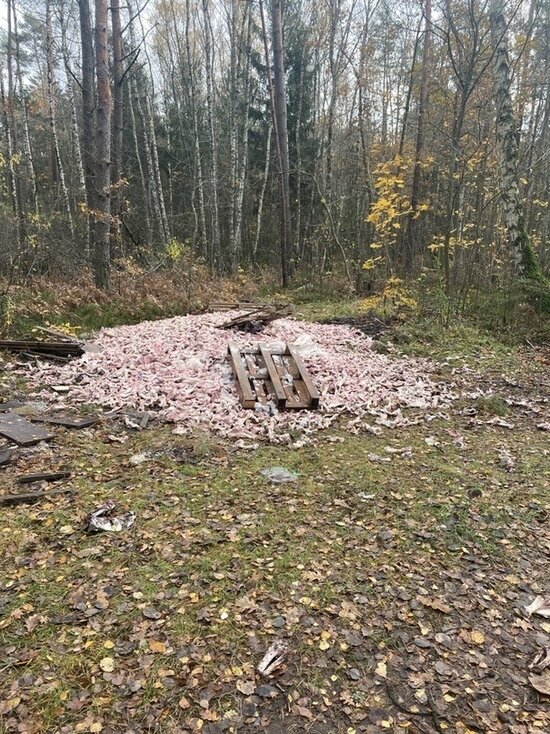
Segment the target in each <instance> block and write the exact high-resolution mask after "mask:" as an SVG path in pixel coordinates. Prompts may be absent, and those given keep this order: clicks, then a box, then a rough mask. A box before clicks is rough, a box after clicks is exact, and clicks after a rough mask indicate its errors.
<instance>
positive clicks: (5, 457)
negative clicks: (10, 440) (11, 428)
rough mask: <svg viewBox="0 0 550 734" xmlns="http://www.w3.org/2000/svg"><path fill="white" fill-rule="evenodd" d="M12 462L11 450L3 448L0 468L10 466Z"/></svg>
mask: <svg viewBox="0 0 550 734" xmlns="http://www.w3.org/2000/svg"><path fill="white" fill-rule="evenodd" d="M10 461H11V449H10V448H8V447H6V446H2V448H1V449H0V466H6V464H9V463H10Z"/></svg>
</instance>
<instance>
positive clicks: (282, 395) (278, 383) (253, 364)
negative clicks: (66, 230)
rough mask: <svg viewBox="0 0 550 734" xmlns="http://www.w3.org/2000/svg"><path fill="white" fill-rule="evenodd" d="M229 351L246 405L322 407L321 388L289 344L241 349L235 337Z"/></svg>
mask: <svg viewBox="0 0 550 734" xmlns="http://www.w3.org/2000/svg"><path fill="white" fill-rule="evenodd" d="M227 351H228V359H229V363H230V365H231V368H232V370H233V374H234V375H235V378H236V381H237V390H238V393H239V399H240V402H241V405H242V406H243V408H255V407H256V405H257V404H258V403H260V404H262V405H268V404H272V405H274V406H275V407H277V408H278V409H279V410H285V409H286V410H289V409H294V410H299V409H305V408H309V409H315V408H318V407H319V400H320V396H319V392H318V391H317V388H316V387H315V385H314V384H313V380H312V379H311V376H310V375H309V373H308V371H307V369H306V366H305V365H304V363H303V361H302V359H301V357H300V356H299V354H297V352H296V351H295V350H294V349H293V347H292V346H290V345H289V344H286V345H285V348H284V349H283V350H273V349H270V348H269V347H267V346H263V345H259V346H258V347H256V348H252V349H239V347H238V346H237V345H236V344H235V342H232V341H231V342H229V344H228V347H227Z"/></svg>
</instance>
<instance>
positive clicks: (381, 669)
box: [374, 660, 388, 678]
mask: <svg viewBox="0 0 550 734" xmlns="http://www.w3.org/2000/svg"><path fill="white" fill-rule="evenodd" d="M374 672H375V673H376V675H379V676H380V677H381V678H385V677H386V676H387V675H388V667H387V665H386V662H385V660H382V661H381V662H379V663H378V665H377V666H376V670H375V671H374Z"/></svg>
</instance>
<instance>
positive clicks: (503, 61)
mask: <svg viewBox="0 0 550 734" xmlns="http://www.w3.org/2000/svg"><path fill="white" fill-rule="evenodd" d="M490 20H491V38H492V42H493V84H494V95H495V109H496V141H497V148H498V151H499V157H500V195H501V200H502V208H503V212H504V221H505V224H506V229H507V231H508V240H509V243H510V249H511V256H512V261H513V265H514V270H515V272H516V273H517V275H519V276H520V277H522V278H524V279H526V280H527V281H531V283H535V282H536V283H537V285H538V286H540V291H539V293H538V299H537V300H539V302H540V304H541V305H542V306H543V308H544V310H550V287H549V284H548V281H547V280H546V278H545V277H544V275H543V273H542V271H541V270H540V267H539V265H538V263H537V261H536V258H535V254H534V252H533V248H532V247H531V241H530V238H529V234H528V233H527V228H526V226H525V221H524V216H523V206H522V202H521V198H520V193H519V181H518V141H517V124H516V121H515V119H514V107H513V104H512V96H511V93H510V60H509V57H508V33H507V30H508V29H507V25H506V19H505V17H504V1H503V0H491V5H490ZM532 295H533V296H535V294H534V293H533V294H532Z"/></svg>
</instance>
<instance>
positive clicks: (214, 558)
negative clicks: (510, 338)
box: [0, 355, 550, 734]
mask: <svg viewBox="0 0 550 734" xmlns="http://www.w3.org/2000/svg"><path fill="white" fill-rule="evenodd" d="M547 364H548V362H547V361H545V362H544V363H543V364H542V365H541V364H537V361H536V359H533V357H532V355H529V356H528V359H526V360H525V361H524V362H523V365H522V367H521V369H519V367H518V368H517V374H514V373H513V370H512V369H510V365H509V364H508V363H505V362H503V363H502V366H501V367H498V369H497V368H496V366H495V364H494V363H493V364H492V366H491V371H490V372H487V373H486V374H484V375H483V376H482V380H481V387H483V388H484V390H485V391H492V392H493V393H494V395H495V396H497V395H498V397H499V398H500V402H502V403H503V405H500V404H499V403H498V404H497V402H496V401H495V400H493V401H491V402H489V401H485V402H483V403H480V402H479V396H478V391H474V390H473V389H472V388H473V386H474V385H475V386H476V387H479V386H480V378H479V376H475V377H474V376H473V375H471V381H472V384H470V385H467V384H461V385H460V387H461V388H465V390H464V393H463V395H464V397H463V398H462V399H461V401H458V402H457V403H456V404H455V405H454V406H453V408H452V410H451V411H449V418H450V420H447V421H441V420H438V419H435V420H433V421H430V422H429V423H428V424H423V423H421V424H419V425H416V426H414V427H412V426H411V427H405V428H403V429H401V430H399V431H397V432H393V431H392V432H390V431H386V430H385V429H382V433H381V435H371V434H370V433H367V434H366V435H361V436H350V435H349V432H347V433H340V432H338V431H336V430H334V429H333V433H334V434H335V438H336V437H337V438H338V439H339V440H338V441H337V442H334V443H324V444H322V445H321V446H305V447H302V448H299V449H292V448H288V447H281V446H262V447H260V448H259V449H258V451H257V452H256V453H255V454H254V455H252V456H250V455H249V454H246V455H244V454H243V453H240V452H234V451H233V450H232V449H233V446H232V445H231V442H226V443H218V442H213V441H212V440H211V439H209V438H208V437H206V436H203V435H198V434H195V435H193V436H192V437H183V436H174V435H172V434H171V433H170V429H169V428H168V427H161V428H154V429H151V430H146V431H143V432H141V433H134V432H131V431H128V430H127V428H126V427H125V426H124V424H123V423H122V422H121V423H120V424H112V423H111V424H100V425H99V426H97V427H95V428H91V429H84V430H83V431H79V432H71V431H62V430H60V431H59V433H58V436H57V437H56V440H55V444H54V445H53V446H52V447H51V448H50V447H48V446H44V445H42V446H38V447H34V448H32V449H25V450H22V451H21V452H19V453H18V458H17V461H16V463H15V464H12V465H10V466H8V467H7V468H6V469H4V470H2V471H3V474H2V475H1V478H2V480H3V482H5V484H6V485H8V486H7V488H6V489H4V487H3V488H2V491H12V490H13V489H14V488H15V475H16V474H18V473H21V472H22V471H25V472H30V471H40V470H45V469H52V468H54V467H53V466H52V464H54V463H55V464H59V465H63V466H64V467H69V468H70V469H71V471H72V472H73V478H72V479H71V481H72V482H74V486H75V488H76V489H77V492H76V493H75V494H74V495H73V497H72V499H70V500H69V499H55V500H54V501H53V502H51V503H44V504H41V505H35V506H33V507H30V508H28V507H15V508H8V509H6V510H4V511H2V514H1V519H2V523H1V526H0V530H1V533H0V542H1V543H2V548H1V550H2V554H1V560H0V657H1V659H2V666H1V675H0V731H1V732H2V734H4V732H9V733H10V734H11V732H23V733H25V732H27V734H42V733H43V732H44V733H47V734H51V733H52V732H56V734H57V733H59V734H73V733H74V732H104V734H111V733H116V734H118V733H119V732H120V734H122V733H123V732H124V734H130V733H131V734H138V733H139V734H141V732H144V731H154V732H158V734H188V733H194V732H199V731H200V732H202V733H203V734H221V733H222V732H231V731H233V732H237V733H238V734H252V733H255V732H261V733H262V734H264V733H265V732H267V734H286V733H287V732H288V733H290V732H296V733H299V734H306V732H307V734H334V733H337V734H380V733H381V732H383V731H394V732H397V733H399V732H402V733H403V734H405V732H414V733H415V734H433V732H448V733H450V734H453V733H456V734H471V733H472V732H488V733H492V732H495V733H496V734H535V733H538V732H546V731H549V730H550V706H549V700H550V699H549V697H548V695H546V694H545V693H544V692H543V691H544V690H545V688H546V683H545V681H547V678H548V670H549V668H548V667H546V668H545V669H543V666H544V665H545V662H544V661H545V660H546V659H547V658H548V655H547V652H546V651H547V650H548V649H550V625H549V623H548V619H547V618H545V617H544V616H541V615H539V614H536V613H535V612H534V609H535V608H536V609H539V608H541V602H540V599H544V600H546V599H547V598H548V591H549V585H548V584H549V576H548V552H549V548H550V536H549V534H548V519H549V517H550V514H549V513H550V496H549V480H550V466H549V462H548V456H549V449H548V433H547V432H545V431H543V430H539V429H537V428H536V423H538V422H539V421H540V420H541V419H542V418H543V417H544V416H543V415H542V413H538V412H536V413H535V414H534V415H535V416H536V418H535V419H533V417H534V416H533V410H539V409H540V408H541V407H542V406H543V405H544V403H542V402H540V403H539V402H537V400H538V399H539V397H540V398H541V399H542V397H541V396H540V391H541V389H542V386H543V384H544V381H545V379H547ZM545 374H546V377H545ZM462 379H463V380H464V381H466V380H467V379H468V373H467V372H464V373H463V375H462ZM493 409H498V411H499V415H500V412H501V411H503V410H504V411H506V412H505V418H506V420H505V421H502V420H500V419H499V421H498V422H494V421H493V422H492V421H491V420H479V418H478V417H477V416H480V417H483V416H487V412H488V411H489V410H493ZM115 438H116V439H117V440H114V439H115ZM52 448H53V450H52ZM404 448H406V449H407V450H406V451H405V450H404ZM136 452H140V453H142V454H144V453H146V454H147V456H148V460H147V461H145V462H143V463H140V464H139V465H137V466H136V465H134V464H133V463H132V462H131V459H132V457H133V456H135V454H136ZM503 452H506V453H507V455H509V456H510V457H512V459H513V462H512V465H511V466H510V464H509V463H508V462H507V463H506V464H505V465H503V463H502V461H501V458H500V457H501V456H502V454H503ZM277 465H280V466H283V467H285V468H286V469H288V470H289V471H292V472H295V473H296V474H297V475H298V479H297V481H296V482H290V483H286V484H280V485H272V484H270V483H269V482H268V481H267V480H266V478H265V477H264V476H262V473H261V472H262V470H263V469H264V468H266V467H270V466H277ZM10 485H11V487H10ZM112 498H115V499H116V500H117V502H118V503H119V504H120V507H121V508H127V509H128V510H133V511H135V512H136V516H137V519H136V523H135V524H134V525H133V526H132V527H131V528H130V529H129V530H128V531H126V532H122V533H117V534H114V535H109V534H102V535H94V536H90V535H88V534H86V533H84V532H83V531H82V527H83V525H84V522H85V519H86V516H87V513H88V512H89V511H90V510H91V509H93V508H95V507H98V506H99V505H101V504H103V503H105V502H106V501H108V500H109V499H112ZM537 599H538V601H537V604H536V605H535V607H533V602H534V601H535V600H537ZM542 608H545V607H542ZM276 640H279V641H282V643H283V644H284V645H285V646H286V648H288V651H289V652H288V654H287V655H286V657H285V659H284V664H283V667H282V668H281V669H280V670H279V671H277V672H276V674H274V675H273V676H271V677H267V678H265V677H263V676H261V675H260V674H259V673H258V671H257V666H258V664H259V662H260V661H261V660H262V658H263V656H264V654H265V652H266V650H267V649H268V648H269V647H270V646H271V644H272V643H273V642H274V641H276Z"/></svg>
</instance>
